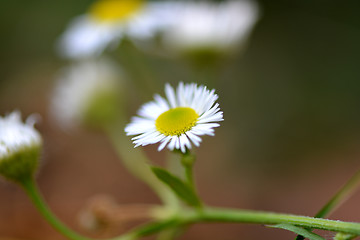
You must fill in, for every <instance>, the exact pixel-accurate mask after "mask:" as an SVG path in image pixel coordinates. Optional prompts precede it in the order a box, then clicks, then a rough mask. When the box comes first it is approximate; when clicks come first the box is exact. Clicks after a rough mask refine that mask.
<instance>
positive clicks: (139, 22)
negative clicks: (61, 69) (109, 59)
mask: <svg viewBox="0 0 360 240" xmlns="http://www.w3.org/2000/svg"><path fill="white" fill-rule="evenodd" d="M170 9H171V6H170V5H169V3H165V2H164V3H163V2H144V1H141V0H98V1H96V2H95V3H94V4H93V5H92V6H91V8H90V10H89V12H88V13H87V14H84V15H81V16H79V17H77V18H75V19H74V20H73V21H72V22H71V23H70V24H69V27H68V28H67V30H66V31H65V33H64V34H63V35H62V36H61V38H60V41H59V45H58V50H59V53H60V54H61V55H63V56H64V57H68V58H87V57H92V56H97V55H100V54H101V53H102V52H103V51H104V50H105V49H106V48H114V47H116V46H117V45H118V44H119V41H120V40H121V39H122V38H123V37H124V35H127V36H129V37H131V38H133V39H149V38H151V37H153V36H154V35H155V34H156V33H157V32H159V31H161V29H163V28H164V27H165V26H167V25H169V23H170V22H171V19H172V17H171V14H170V13H171V11H170Z"/></svg>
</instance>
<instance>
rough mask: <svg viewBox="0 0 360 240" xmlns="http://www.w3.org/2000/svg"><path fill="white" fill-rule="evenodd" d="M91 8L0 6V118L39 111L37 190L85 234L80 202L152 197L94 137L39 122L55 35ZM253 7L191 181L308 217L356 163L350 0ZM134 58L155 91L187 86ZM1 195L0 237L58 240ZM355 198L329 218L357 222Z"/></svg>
mask: <svg viewBox="0 0 360 240" xmlns="http://www.w3.org/2000/svg"><path fill="white" fill-rule="evenodd" d="M91 2H92V1H90V0H77V1H71V0H61V1H60V0H52V1H42V0H34V1H15V0H5V1H2V2H1V3H0V32H1V38H0V52H1V54H0V63H1V67H0V113H1V115H3V114H5V113H8V112H10V111H12V110H14V109H19V110H21V112H22V113H23V116H27V115H29V114H31V113H33V112H37V113H40V114H41V115H42V121H41V123H40V124H38V125H37V127H38V129H39V130H40V132H41V133H42V135H43V137H44V141H45V147H44V153H43V159H42V166H41V171H40V172H39V174H38V178H37V179H38V183H39V185H40V188H41V190H42V191H43V193H44V196H45V198H46V199H47V201H48V203H49V205H50V206H51V208H52V209H53V210H54V211H55V213H56V214H57V215H58V216H59V217H60V218H61V219H63V220H64V221H65V222H66V223H67V224H68V225H70V226H71V227H73V228H74V229H77V230H79V231H82V232H84V233H85V234H89V235H91V234H93V235H94V233H88V232H86V231H84V230H83V229H81V227H80V226H79V224H78V218H77V215H78V212H79V211H80V209H81V208H82V206H83V205H84V204H85V202H87V201H88V199H89V198H91V197H93V196H95V195H97V194H107V195H109V196H112V197H113V198H114V199H116V201H117V202H118V203H120V204H128V203H158V199H157V198H156V196H155V195H154V194H153V193H152V192H151V191H150V190H149V189H148V188H147V187H146V186H145V185H144V184H143V183H141V182H139V181H138V180H137V179H134V178H133V177H132V176H131V175H130V174H128V173H127V172H126V170H125V169H124V168H123V167H122V166H121V163H120V161H119V160H118V159H117V156H116V154H115V152H114V150H113V148H112V147H111V144H110V143H109V141H108V140H107V138H106V137H105V136H104V135H102V134H101V133H100V132H92V131H87V130H81V129H80V130H77V131H73V132H70V133H65V132H63V131H61V130H60V129H59V128H58V127H57V126H56V125H55V124H54V123H53V122H52V121H51V118H50V117H49V114H48V112H49V102H50V98H51V93H52V90H53V87H54V76H55V75H56V72H57V71H58V70H59V69H60V68H61V67H63V66H64V65H66V62H65V61H64V60H61V59H60V58H59V57H57V56H56V53H55V50H54V48H55V47H54V46H55V42H56V39H57V38H58V37H59V35H60V34H61V33H62V32H63V31H64V29H65V28H66V26H67V24H68V23H69V21H70V19H71V18H73V17H74V16H77V15H79V14H81V13H83V12H84V11H86V9H87V7H88V5H89V4H90V3H91ZM258 2H259V4H260V6H261V18H260V20H259V22H258V23H257V25H256V27H255V29H254V31H253V33H252V36H251V39H250V40H249V42H248V44H247V48H246V49H244V50H243V51H242V53H241V54H239V55H238V56H234V57H232V58H231V59H228V60H227V61H226V62H225V63H224V64H223V65H222V66H221V70H220V71H219V72H217V74H218V75H217V78H218V81H217V83H216V84H214V86H212V87H216V90H217V93H218V94H219V95H220V100H219V102H220V106H221V108H222V109H223V111H224V116H225V121H224V123H223V124H222V126H221V127H220V128H219V129H217V130H216V134H217V136H216V137H215V138H210V137H208V138H206V139H204V142H203V144H202V146H201V148H199V149H198V162H197V165H196V178H197V183H198V186H199V191H200V194H201V196H202V197H203V199H204V200H205V202H206V203H208V204H212V205H216V206H224V207H237V208H249V209H257V210H270V211H276V212H286V213H294V214H301V215H309V216H311V215H314V214H315V213H316V212H317V210H319V209H320V208H321V206H322V205H323V204H325V203H326V201H327V200H328V199H329V198H330V197H331V196H332V195H333V194H334V193H335V192H336V190H337V189H338V188H339V187H341V185H342V184H343V183H345V182H346V180H347V179H349V178H350V177H351V176H352V174H354V173H355V172H356V171H357V169H358V168H359V167H360V163H359V159H360V148H359V146H360V81H359V79H360V67H359V63H360V44H359V42H360V15H359V14H358V9H359V7H360V3H359V2H358V1H325V0H312V1H310V0H301V1H300V0H297V1H291V2H289V1H282V0H273V1H265V0H263V1H258ZM122 48H123V49H125V50H126V49H128V48H132V46H131V45H129V44H126V43H124V44H123V46H122ZM119 54H120V52H119ZM136 54H137V55H136V57H137V60H138V61H139V64H141V65H146V66H150V67H152V68H153V69H154V71H155V72H156V73H157V76H158V79H156V81H157V83H156V85H155V84H154V86H153V87H154V90H156V91H157V92H159V93H163V87H162V86H163V83H165V82H171V83H176V82H177V81H180V80H182V81H191V80H188V79H187V78H189V69H188V67H187V66H186V65H181V64H179V63H176V62H170V63H167V62H166V60H164V59H161V58H160V57H155V59H153V58H154V57H153V56H152V57H151V58H150V57H148V56H145V55H142V53H141V52H137V53H136ZM128 63H129V62H128V61H126V60H124V59H123V60H122V64H123V68H124V69H125V70H127V69H129V72H128V77H129V79H131V78H132V77H138V78H142V77H144V78H145V77H146V76H147V77H149V76H148V75H146V74H144V75H141V72H140V73H139V72H138V71H136V65H134V64H133V65H132V66H133V67H134V66H135V69H132V70H131V68H130V67H129V68H127V65H126V64H128ZM164 64H168V65H164ZM139 66H140V65H139ZM150 80H151V79H150ZM131 94H132V97H131V99H132V100H133V101H130V102H129V109H130V110H129V112H130V113H132V114H134V113H135V111H136V109H137V108H138V106H139V105H140V104H141V103H142V101H143V100H150V97H149V96H146V97H142V99H140V100H136V99H138V97H137V96H138V94H140V92H136V91H133V92H132V93H131ZM0 131H1V129H0ZM146 151H147V153H148V155H149V156H150V157H151V158H153V159H163V158H164V153H157V152H156V149H155V148H153V147H148V148H146ZM0 196H1V197H0V239H2V238H4V239H8V238H9V239H13V238H15V239H34V240H35V239H38V240H45V239H59V240H60V239H64V238H63V237H61V236H60V235H59V234H58V233H56V232H55V231H54V230H53V229H52V228H51V227H49V226H48V224H47V223H46V222H45V221H44V220H43V219H42V218H41V217H40V216H39V214H38V213H37V212H36V210H35V209H34V207H33V206H32V205H31V203H30V202H29V201H28V199H27V197H26V196H25V194H24V193H23V192H22V191H21V190H20V189H19V188H18V187H17V186H15V185H14V184H11V183H7V182H5V181H1V182H0ZM359 201H360V194H359V193H355V194H354V195H353V196H352V197H351V198H350V199H349V200H348V201H347V202H346V203H345V204H344V205H343V206H341V207H340V208H339V209H338V210H337V211H336V212H334V213H333V214H332V215H331V216H330V218H332V219H341V220H346V221H360V218H359V216H360V208H359V206H358V202H359ZM95 235H96V234H95ZM329 236H330V235H329ZM292 237H293V234H292V233H288V232H284V231H281V230H273V229H267V228H265V227H264V226H255V225H239V224H212V225H208V224H201V225H197V226H194V227H191V228H190V230H189V231H188V232H187V233H186V234H185V235H184V236H183V237H182V239H189V240H190V239H227V240H232V239H264V238H266V239H290V238H292Z"/></svg>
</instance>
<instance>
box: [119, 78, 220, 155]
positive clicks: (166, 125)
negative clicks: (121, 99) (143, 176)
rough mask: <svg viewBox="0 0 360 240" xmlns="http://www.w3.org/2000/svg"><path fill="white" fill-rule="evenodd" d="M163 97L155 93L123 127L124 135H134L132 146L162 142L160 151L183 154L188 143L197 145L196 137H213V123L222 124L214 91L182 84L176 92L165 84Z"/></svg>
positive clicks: (198, 141)
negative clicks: (167, 150)
mask: <svg viewBox="0 0 360 240" xmlns="http://www.w3.org/2000/svg"><path fill="white" fill-rule="evenodd" d="M165 94H166V97H167V99H164V98H162V97H161V96H160V95H157V94H156V95H155V96H154V101H151V102H148V103H146V104H144V105H143V106H142V107H141V108H140V110H139V111H138V115H139V116H138V117H134V118H133V119H132V122H131V123H129V124H128V125H127V126H126V128H125V132H126V133H127V135H137V136H135V137H133V138H132V140H133V142H134V144H135V147H137V146H146V145H148V144H155V143H161V144H160V145H159V148H158V150H159V151H161V150H162V149H163V148H165V147H166V145H167V147H168V149H170V150H174V149H180V150H181V151H182V152H183V153H185V152H186V149H191V142H192V143H193V144H194V145H195V146H197V147H198V146H199V145H200V142H201V138H200V137H199V136H202V135H210V136H213V135H214V128H215V127H218V126H220V124H219V123H216V122H219V121H223V112H221V111H220V108H219V104H218V103H216V102H215V101H216V100H217V99H218V95H216V94H215V90H211V91H209V90H208V89H207V88H206V87H205V86H197V85H196V84H194V83H191V84H183V83H182V82H181V83H180V84H179V85H178V87H177V89H176V91H174V89H173V88H172V87H171V86H170V85H169V84H166V86H165ZM190 141H191V142H190Z"/></svg>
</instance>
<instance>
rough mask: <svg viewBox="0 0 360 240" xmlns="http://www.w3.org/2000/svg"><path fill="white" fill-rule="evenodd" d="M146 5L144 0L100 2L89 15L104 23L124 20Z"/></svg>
mask: <svg viewBox="0 0 360 240" xmlns="http://www.w3.org/2000/svg"><path fill="white" fill-rule="evenodd" d="M143 5H144V2H143V1H142V0H98V1H96V2H95V3H93V5H92V6H91V7H90V10H89V13H90V15H91V16H93V17H94V18H95V19H97V20H99V21H103V22H112V21H117V20H123V19H126V18H128V17H129V16H131V15H133V14H134V13H136V12H137V11H138V10H140V9H141V7H142V6H143Z"/></svg>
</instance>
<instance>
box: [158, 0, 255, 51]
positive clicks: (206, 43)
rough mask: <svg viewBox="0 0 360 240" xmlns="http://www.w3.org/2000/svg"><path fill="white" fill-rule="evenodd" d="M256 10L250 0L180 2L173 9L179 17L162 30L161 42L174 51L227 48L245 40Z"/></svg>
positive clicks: (225, 49) (222, 49)
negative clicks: (163, 34)
mask: <svg viewBox="0 0 360 240" xmlns="http://www.w3.org/2000/svg"><path fill="white" fill-rule="evenodd" d="M258 12H259V10H258V5H257V4H256V3H255V2H254V1H251V0H228V1H223V2H218V3H215V2H209V1H187V2H183V4H182V5H181V6H179V7H178V8H177V9H175V10H174V14H175V15H176V18H177V19H178V21H175V24H174V25H173V26H171V28H169V29H168V31H166V32H165V36H164V44H165V45H166V46H168V47H169V48H170V49H173V50H177V51H187V50H195V49H216V50H218V51H221V52H224V51H228V50H230V49H233V48H234V47H236V46H239V45H241V44H242V43H244V42H245V40H246V39H247V38H248V36H249V34H250V32H251V30H252V28H253V26H254V24H255V23H256V21H257V19H258Z"/></svg>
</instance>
